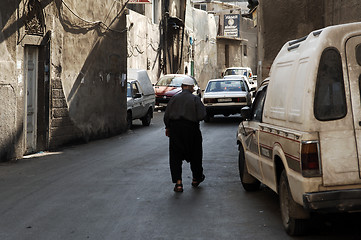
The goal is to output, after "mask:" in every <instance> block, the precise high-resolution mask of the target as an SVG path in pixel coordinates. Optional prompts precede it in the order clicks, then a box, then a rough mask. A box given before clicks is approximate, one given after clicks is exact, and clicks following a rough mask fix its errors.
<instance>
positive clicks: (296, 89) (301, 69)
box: [288, 58, 310, 123]
mask: <svg viewBox="0 0 361 240" xmlns="http://www.w3.org/2000/svg"><path fill="white" fill-rule="evenodd" d="M308 61H309V59H308V58H304V59H301V60H300V61H299V63H298V67H297V71H296V76H295V80H294V81H292V87H291V88H290V91H291V96H292V98H290V103H289V109H288V121H290V122H295V123H302V122H303V113H304V109H303V105H304V101H303V100H304V95H305V91H306V79H307V77H308V76H309V74H310V73H309V69H308V68H309V66H308V64H309V63H308Z"/></svg>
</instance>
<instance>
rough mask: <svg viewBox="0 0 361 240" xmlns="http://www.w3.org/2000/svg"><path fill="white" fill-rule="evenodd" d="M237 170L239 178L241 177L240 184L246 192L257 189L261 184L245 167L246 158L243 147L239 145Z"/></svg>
mask: <svg viewBox="0 0 361 240" xmlns="http://www.w3.org/2000/svg"><path fill="white" fill-rule="evenodd" d="M238 170H239V178H240V179H241V183H242V186H243V188H244V190H246V191H247V192H254V191H257V190H259V187H260V185H261V183H260V181H258V179H257V178H255V177H253V176H251V175H250V174H249V173H248V171H247V167H246V159H245V157H244V150H243V147H242V146H241V145H240V146H239V155H238Z"/></svg>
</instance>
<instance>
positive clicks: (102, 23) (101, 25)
mask: <svg viewBox="0 0 361 240" xmlns="http://www.w3.org/2000/svg"><path fill="white" fill-rule="evenodd" d="M115 1H116V0H114V2H115ZM61 2H62V3H63V4H64V6H65V7H66V8H67V9H68V10H69V11H70V12H71V13H72V14H73V15H74V16H76V17H77V18H79V19H80V20H82V21H83V22H86V23H88V24H91V25H94V26H95V25H99V26H100V27H102V28H103V29H105V30H110V31H112V32H117V33H124V32H126V31H128V28H125V29H123V30H120V31H119V30H115V29H112V28H110V26H111V25H112V24H113V23H114V21H115V19H117V18H118V17H119V15H120V14H121V13H122V12H123V11H124V9H125V6H126V5H127V3H128V2H129V0H127V2H126V3H125V4H124V6H123V7H122V9H121V10H120V11H119V12H118V13H117V15H116V16H115V18H114V19H113V20H112V21H111V23H110V25H109V26H108V25H106V24H105V23H104V22H102V21H89V20H86V19H84V18H82V17H80V16H79V15H78V14H77V13H75V12H74V11H73V10H72V9H71V8H70V7H69V6H68V5H67V4H66V3H65V2H64V0H61ZM114 2H113V5H112V7H111V9H110V10H109V12H108V15H107V16H106V19H107V18H108V17H109V15H110V12H111V10H112V8H113V7H114ZM106 19H105V20H106Z"/></svg>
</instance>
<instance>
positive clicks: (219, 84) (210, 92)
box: [203, 77, 252, 122]
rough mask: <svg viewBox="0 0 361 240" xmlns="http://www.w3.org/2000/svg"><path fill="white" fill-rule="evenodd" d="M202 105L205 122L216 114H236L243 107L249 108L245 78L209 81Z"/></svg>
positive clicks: (249, 102) (249, 97)
mask: <svg viewBox="0 0 361 240" xmlns="http://www.w3.org/2000/svg"><path fill="white" fill-rule="evenodd" d="M203 103H204V106H205V107H206V111H207V117H206V119H205V122H209V121H210V119H211V118H212V117H213V116H214V115H217V114H223V115H224V116H229V115H231V114H238V113H240V112H241V109H242V108H243V107H244V106H250V105H251V103H252V101H251V94H250V91H249V88H248V85H247V83H246V80H245V78H237V77H236V78H233V79H231V78H230V79H212V80H209V82H208V84H207V87H206V89H205V91H204V94H203Z"/></svg>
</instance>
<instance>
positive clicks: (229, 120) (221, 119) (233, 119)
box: [205, 115, 242, 125]
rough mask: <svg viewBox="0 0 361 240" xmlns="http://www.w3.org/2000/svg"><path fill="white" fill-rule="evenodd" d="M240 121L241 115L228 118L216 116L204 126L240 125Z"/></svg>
mask: <svg viewBox="0 0 361 240" xmlns="http://www.w3.org/2000/svg"><path fill="white" fill-rule="evenodd" d="M241 121H242V118H241V115H231V116H229V117H225V116H223V115H216V116H214V117H213V118H211V120H210V121H209V122H207V123H205V124H209V125H217V124H220V123H224V124H228V123H232V124H233V123H240V122H241Z"/></svg>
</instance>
